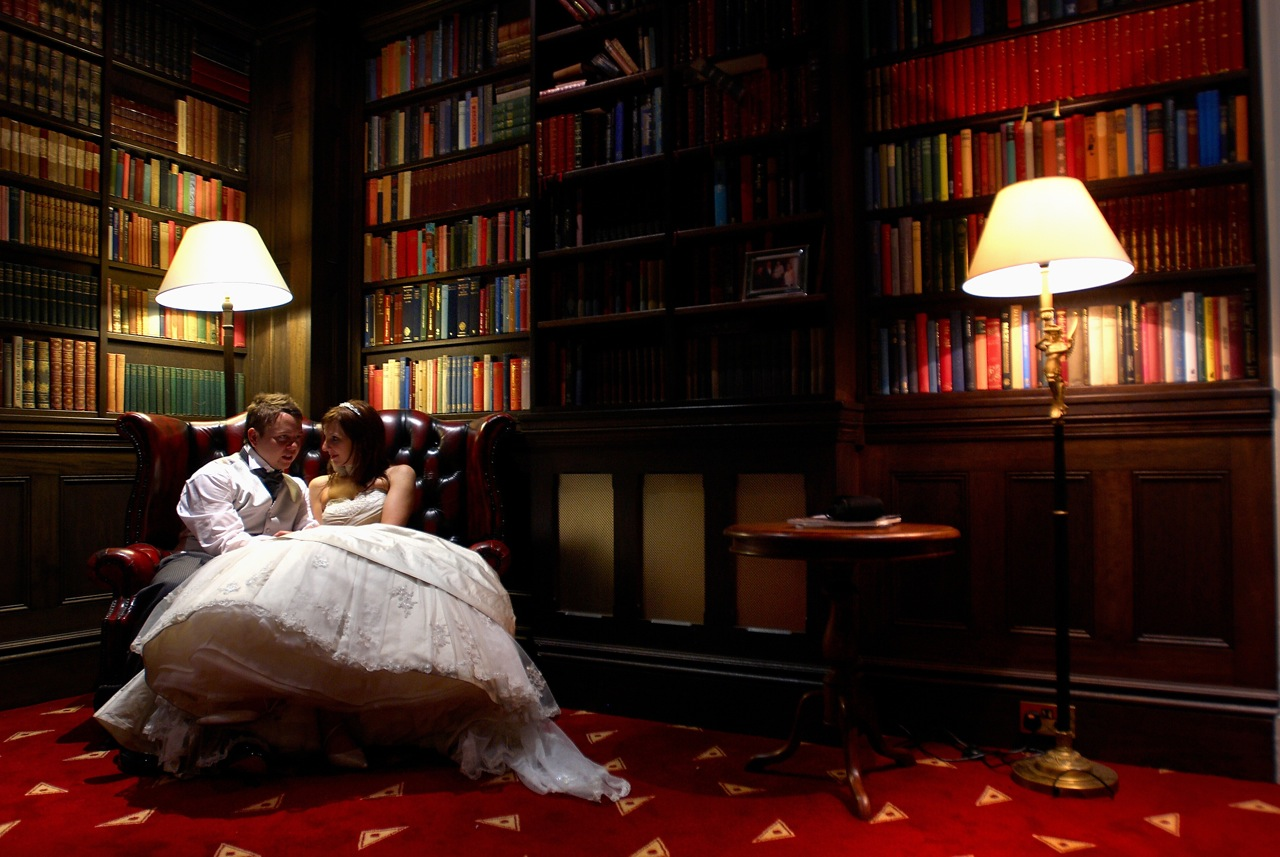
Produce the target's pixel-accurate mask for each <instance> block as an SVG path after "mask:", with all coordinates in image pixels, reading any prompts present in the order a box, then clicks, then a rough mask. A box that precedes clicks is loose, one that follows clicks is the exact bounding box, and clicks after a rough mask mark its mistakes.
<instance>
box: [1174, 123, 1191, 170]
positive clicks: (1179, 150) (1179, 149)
mask: <svg viewBox="0 0 1280 857" xmlns="http://www.w3.org/2000/svg"><path fill="white" fill-rule="evenodd" d="M1173 133H1174V138H1175V139H1176V141H1177V146H1176V148H1175V152H1176V154H1175V156H1174V163H1175V164H1177V166H1178V169H1180V170H1185V169H1186V168H1187V165H1188V164H1189V163H1190V159H1189V153H1188V152H1187V145H1188V141H1187V111H1186V110H1179V111H1177V119H1176V120H1175V122H1174V132H1173Z"/></svg>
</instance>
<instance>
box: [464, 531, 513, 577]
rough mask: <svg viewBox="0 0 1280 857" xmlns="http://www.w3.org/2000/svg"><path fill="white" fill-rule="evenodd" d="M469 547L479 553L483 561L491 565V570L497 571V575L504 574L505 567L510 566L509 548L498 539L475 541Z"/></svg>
mask: <svg viewBox="0 0 1280 857" xmlns="http://www.w3.org/2000/svg"><path fill="white" fill-rule="evenodd" d="M471 549H472V550H473V551H475V552H476V553H478V554H480V556H481V557H483V558H484V561H485V562H487V563H489V565H491V566H493V570H494V571H496V572H498V577H502V575H504V574H506V572H507V569H508V568H510V567H511V548H509V547H507V543H506V542H504V541H500V540H498V539H486V540H484V541H482V542H476V543H475V544H473V545H472V546H471Z"/></svg>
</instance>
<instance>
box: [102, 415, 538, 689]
mask: <svg viewBox="0 0 1280 857" xmlns="http://www.w3.org/2000/svg"><path fill="white" fill-rule="evenodd" d="M381 416H382V422H383V425H384V426H385V427H386V431H387V449H388V450H389V452H390V454H391V459H392V462H393V463H395V464H408V465H409V466H411V467H412V468H413V469H414V472H415V473H417V476H418V478H417V480H416V482H415V502H414V507H413V512H412V514H411V515H410V518H409V524H408V525H409V526H410V527H414V528H416V529H419V530H422V531H424V532H428V533H432V534H434V535H437V536H440V537H441V538H445V539H449V540H450V541H452V542H456V543H458V544H461V545H466V546H468V547H470V548H472V549H473V550H475V551H477V552H478V553H479V554H480V555H481V556H483V557H484V558H485V560H486V561H487V562H488V563H489V564H490V565H491V566H493V567H494V569H496V570H497V571H498V573H499V574H501V573H503V572H505V571H506V570H507V568H508V567H509V566H510V564H511V551H510V548H509V547H508V546H507V543H506V541H505V538H506V534H507V532H506V526H505V524H506V522H505V518H504V514H503V500H504V496H505V495H506V494H507V492H508V486H505V485H504V473H505V465H504V461H503V457H504V456H505V455H507V454H508V448H509V445H510V443H511V438H512V436H513V435H514V429H515V420H514V419H513V418H512V417H511V416H510V415H509V414H505V413H498V414H489V415H487V416H482V417H477V418H476V419H473V420H440V419H436V418H435V417H432V416H430V415H429V414H425V413H422V412H421V411H413V410H388V411H383V412H382V414H381ZM116 431H118V432H119V433H120V434H121V435H123V436H124V437H126V438H128V439H129V440H130V441H131V442H132V443H133V447H134V451H135V453H136V454H137V465H138V467H137V473H136V476H135V480H134V485H133V491H132V492H131V494H130V496H129V507H128V509H127V511H126V515H125V532H124V538H123V539H122V542H123V544H124V545H126V546H125V547H108V548H103V549H102V550H99V551H97V552H96V553H94V554H93V556H91V557H90V558H89V575H90V577H92V578H93V579H94V580H96V581H97V582H98V583H100V584H101V585H102V586H103V587H104V588H106V589H109V590H110V591H111V594H112V599H111V605H110V607H109V609H108V611H107V615H106V617H105V618H104V619H103V623H102V632H103V633H102V652H101V663H100V666H99V691H98V696H99V700H98V701H101V700H103V699H105V698H106V696H107V695H110V693H113V692H114V691H115V689H116V688H117V687H119V685H120V684H121V683H123V681H124V680H127V675H126V674H125V669H126V668H125V660H126V657H127V655H128V648H129V644H130V642H132V640H133V637H134V636H136V634H137V630H138V629H137V627H136V622H135V621H133V616H132V613H131V609H132V606H133V597H134V596H135V595H136V594H137V592H138V590H139V589H141V588H142V587H143V586H146V585H147V584H148V583H150V582H151V579H152V577H153V576H154V575H155V572H156V567H157V565H158V564H159V562H160V560H162V559H163V558H164V557H166V556H168V554H169V552H170V551H172V550H173V548H174V546H175V545H177V542H178V537H179V535H181V533H182V521H181V520H180V519H179V518H178V513H177V506H178V496H179V494H180V493H181V492H182V486H183V484H184V483H185V482H186V480H187V477H189V476H190V475H191V474H192V473H194V472H195V471H196V470H198V469H199V468H200V467H201V466H202V465H204V464H205V463H207V462H209V461H212V460H213V459H215V458H219V457H221V456H223V455H228V454H230V453H233V452H236V451H238V450H239V449H240V447H241V446H243V445H244V437H245V415H244V414H239V415H238V416H235V417H231V418H230V419H227V420H211V421H204V422H186V421H184V420H180V419H177V418H175V417H167V416H161V415H156V414H142V413H136V412H130V413H126V414H122V415H121V416H120V418H119V419H118V420H117V421H116ZM303 434H304V439H303V444H302V451H301V453H300V454H299V456H298V459H297V461H295V463H294V468H293V470H294V474H295V475H297V476H301V477H302V478H303V479H304V480H306V481H307V482H310V481H311V479H313V478H314V477H315V476H318V475H319V474H321V473H323V472H324V469H325V466H326V464H327V457H326V456H325V455H324V453H323V452H322V451H321V449H320V443H321V432H320V427H319V426H318V425H316V424H315V423H312V422H310V421H304V422H303Z"/></svg>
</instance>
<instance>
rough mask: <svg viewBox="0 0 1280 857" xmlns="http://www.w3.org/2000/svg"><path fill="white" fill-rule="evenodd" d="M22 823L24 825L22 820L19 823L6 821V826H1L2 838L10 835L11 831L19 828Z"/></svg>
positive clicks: (0, 833)
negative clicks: (7, 834)
mask: <svg viewBox="0 0 1280 857" xmlns="http://www.w3.org/2000/svg"><path fill="white" fill-rule="evenodd" d="M21 823H22V819H18V820H17V821H6V822H5V823H4V824H0V836H4V835H5V834H6V833H8V832H9V831H10V830H13V829H14V828H15V827H17V826H18V825H19V824H21Z"/></svg>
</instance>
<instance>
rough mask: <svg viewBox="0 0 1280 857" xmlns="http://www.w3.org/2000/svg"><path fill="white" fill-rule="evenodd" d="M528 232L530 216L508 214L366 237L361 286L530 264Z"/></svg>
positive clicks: (514, 211)
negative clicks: (450, 272)
mask: <svg viewBox="0 0 1280 857" xmlns="http://www.w3.org/2000/svg"><path fill="white" fill-rule="evenodd" d="M529 229H530V221H529V210H528V209H527V208H526V209H517V208H512V209H507V210H505V211H499V212H496V213H494V214H474V215H472V216H471V217H469V218H467V219H465V220H457V221H454V222H452V223H425V224H423V225H422V226H420V227H418V228H417V229H400V230H396V231H394V232H390V233H388V234H386V235H373V234H369V233H366V234H365V236H364V282H366V283H376V282H381V281H382V280H395V279H399V278H401V277H420V276H424V275H426V274H437V273H446V272H448V271H456V270H460V269H463V268H479V267H485V266H488V265H505V264H508V263H510V262H524V261H528V260H529V259H531V258H532V257H533V245H532V242H531V241H530V238H531V236H530V234H529Z"/></svg>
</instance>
